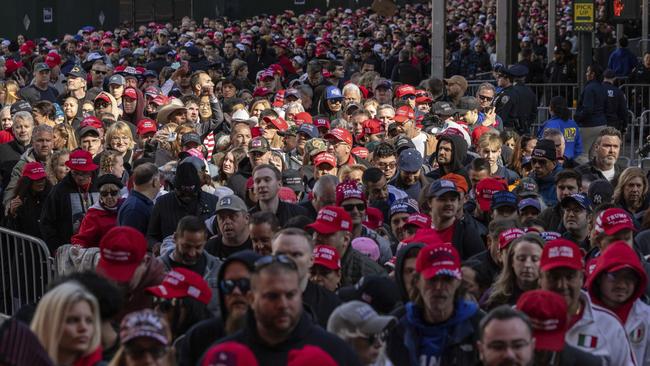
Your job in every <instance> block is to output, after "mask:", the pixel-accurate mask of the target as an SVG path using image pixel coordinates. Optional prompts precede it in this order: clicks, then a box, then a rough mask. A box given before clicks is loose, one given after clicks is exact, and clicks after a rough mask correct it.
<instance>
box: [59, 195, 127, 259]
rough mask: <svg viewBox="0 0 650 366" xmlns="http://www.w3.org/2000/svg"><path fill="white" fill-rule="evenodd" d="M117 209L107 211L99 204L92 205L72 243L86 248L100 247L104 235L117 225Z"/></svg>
mask: <svg viewBox="0 0 650 366" xmlns="http://www.w3.org/2000/svg"><path fill="white" fill-rule="evenodd" d="M117 207H119V204H118V205H117ZM117 207H116V208H115V209H114V210H107V209H105V208H104V207H102V206H101V205H100V204H99V202H97V203H96V204H94V205H92V206H91V207H90V208H89V209H88V212H87V213H86V216H84V218H83V220H82V221H81V226H80V227H79V232H78V233H76V234H75V235H73V236H72V239H71V243H72V244H76V245H81V246H82V247H84V248H93V247H99V241H100V240H101V238H102V237H103V236H104V234H106V233H107V232H108V230H110V229H112V228H113V226H116V225H117Z"/></svg>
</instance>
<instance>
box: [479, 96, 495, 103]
mask: <svg viewBox="0 0 650 366" xmlns="http://www.w3.org/2000/svg"><path fill="white" fill-rule="evenodd" d="M478 97H479V99H481V100H484V101H486V102H491V101H492V100H494V98H493V97H488V96H486V95H479V96H478Z"/></svg>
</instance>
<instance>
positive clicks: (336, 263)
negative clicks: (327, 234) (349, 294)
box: [309, 245, 341, 292]
mask: <svg viewBox="0 0 650 366" xmlns="http://www.w3.org/2000/svg"><path fill="white" fill-rule="evenodd" d="M309 273H310V277H309V280H310V281H311V282H313V283H315V284H317V285H320V286H323V287H324V288H326V289H328V290H330V291H332V292H334V291H336V290H337V289H338V288H339V285H340V283H341V257H339V253H338V252H337V251H336V248H334V247H331V246H329V245H316V246H315V247H314V263H313V264H312V266H311V268H310V269H309Z"/></svg>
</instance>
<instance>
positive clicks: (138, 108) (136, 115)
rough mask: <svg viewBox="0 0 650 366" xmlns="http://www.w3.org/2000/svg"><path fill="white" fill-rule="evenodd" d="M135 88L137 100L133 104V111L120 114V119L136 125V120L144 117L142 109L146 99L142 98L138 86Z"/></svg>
mask: <svg viewBox="0 0 650 366" xmlns="http://www.w3.org/2000/svg"><path fill="white" fill-rule="evenodd" d="M134 89H135V94H136V95H137V102H136V105H135V112H133V113H131V114H127V113H124V112H123V113H124V115H123V116H122V119H123V120H125V121H128V122H131V123H132V124H134V125H136V126H137V125H138V122H139V121H140V120H141V119H143V118H144V109H145V106H146V101H145V99H144V95H142V91H140V89H138V88H134Z"/></svg>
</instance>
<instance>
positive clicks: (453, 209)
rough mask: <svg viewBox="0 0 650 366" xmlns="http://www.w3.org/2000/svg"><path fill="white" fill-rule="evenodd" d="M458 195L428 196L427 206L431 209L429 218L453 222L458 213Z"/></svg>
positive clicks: (448, 193)
mask: <svg viewBox="0 0 650 366" xmlns="http://www.w3.org/2000/svg"><path fill="white" fill-rule="evenodd" d="M460 204H461V202H460V194H459V193H458V191H450V192H445V193H443V194H440V195H431V196H429V206H430V207H431V217H432V218H433V219H434V221H435V220H436V219H439V220H441V221H447V220H453V219H454V218H455V217H456V213H457V212H458V206H459V205H460Z"/></svg>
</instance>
